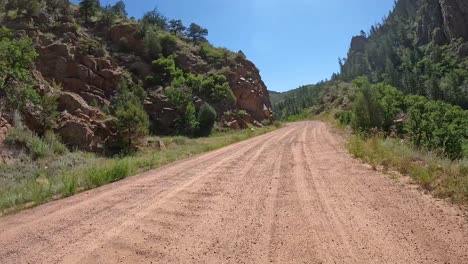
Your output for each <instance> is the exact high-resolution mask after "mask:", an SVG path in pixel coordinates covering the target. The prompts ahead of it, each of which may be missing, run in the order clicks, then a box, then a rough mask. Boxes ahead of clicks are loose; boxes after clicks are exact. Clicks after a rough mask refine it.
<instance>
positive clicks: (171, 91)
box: [164, 81, 198, 135]
mask: <svg viewBox="0 0 468 264" xmlns="http://www.w3.org/2000/svg"><path fill="white" fill-rule="evenodd" d="M181 82H182V81H181ZM164 92H165V94H166V96H167V97H168V99H169V102H170V103H171V105H172V106H173V107H174V108H175V110H176V112H177V114H178V117H177V118H176V120H175V127H176V133H177V134H181V135H193V134H194V133H195V132H196V131H197V130H198V120H197V115H196V109H195V105H194V104H193V101H192V91H191V89H190V88H189V87H187V86H186V85H185V84H182V85H173V86H171V87H169V88H168V89H166V90H165V91H164Z"/></svg>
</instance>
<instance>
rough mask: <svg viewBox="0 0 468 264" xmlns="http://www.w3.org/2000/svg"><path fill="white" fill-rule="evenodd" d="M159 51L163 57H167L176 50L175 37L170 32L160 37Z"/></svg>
mask: <svg viewBox="0 0 468 264" xmlns="http://www.w3.org/2000/svg"><path fill="white" fill-rule="evenodd" d="M160 41H161V52H162V54H163V56H164V57H168V56H170V55H172V54H174V53H176V51H177V37H176V36H174V35H171V34H163V35H161V37H160Z"/></svg>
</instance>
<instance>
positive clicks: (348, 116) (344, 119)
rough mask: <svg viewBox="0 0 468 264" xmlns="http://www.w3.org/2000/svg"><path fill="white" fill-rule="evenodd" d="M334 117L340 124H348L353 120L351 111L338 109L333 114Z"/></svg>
mask: <svg viewBox="0 0 468 264" xmlns="http://www.w3.org/2000/svg"><path fill="white" fill-rule="evenodd" d="M335 118H336V119H338V121H339V122H340V124H342V125H345V126H347V125H350V124H351V121H352V120H353V112H351V111H339V112H337V113H336V114H335Z"/></svg>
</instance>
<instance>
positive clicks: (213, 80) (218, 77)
mask: <svg viewBox="0 0 468 264" xmlns="http://www.w3.org/2000/svg"><path fill="white" fill-rule="evenodd" d="M200 93H201V94H202V95H203V96H204V97H205V98H207V99H208V100H209V101H210V102H212V103H214V104H216V105H218V106H219V105H223V104H224V105H235V104H236V100H237V99H236V97H235V95H234V93H233V92H232V90H231V87H230V86H229V82H228V81H227V78H226V77H225V76H224V75H222V74H211V75H210V76H208V77H205V78H204V79H203V81H202V84H201V91H200Z"/></svg>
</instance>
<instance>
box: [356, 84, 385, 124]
mask: <svg viewBox="0 0 468 264" xmlns="http://www.w3.org/2000/svg"><path fill="white" fill-rule="evenodd" d="M354 85H355V86H356V87H357V89H358V90H357V94H356V97H355V99H354V103H353V120H352V126H353V128H354V129H356V130H359V131H362V132H364V133H368V132H369V131H370V129H372V128H381V127H382V124H383V121H384V117H383V109H382V106H381V105H380V102H379V99H380V94H379V91H378V90H377V89H375V88H374V87H373V86H372V85H371V84H370V83H369V81H368V80H367V79H366V78H358V79H356V80H355V81H354Z"/></svg>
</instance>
